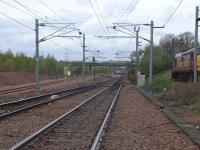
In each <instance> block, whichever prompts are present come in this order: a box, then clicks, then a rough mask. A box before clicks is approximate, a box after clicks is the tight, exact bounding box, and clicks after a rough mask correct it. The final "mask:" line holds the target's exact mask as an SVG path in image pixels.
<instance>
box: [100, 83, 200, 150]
mask: <svg viewBox="0 0 200 150" xmlns="http://www.w3.org/2000/svg"><path fill="white" fill-rule="evenodd" d="M125 85H126V86H125V87H124V88H123V89H122V91H121V94H120V96H119V100H118V102H117V104H116V108H115V110H114V112H113V115H112V118H111V120H110V121H109V124H108V128H107V129H106V132H105V134H104V137H103V141H102V143H101V147H100V149H109V150H112V149H113V150H115V149H118V150H119V149H123V150H124V149H151V150H164V149H166V150H172V149H176V150H177V149H178V150H198V149H199V148H198V146H197V145H195V144H193V142H192V141H191V140H190V138H189V137H188V136H186V135H185V134H184V133H183V131H182V130H181V129H180V128H178V127H177V126H176V125H174V124H173V123H172V122H170V121H169V120H168V119H167V118H166V117H165V116H164V115H163V114H162V112H160V111H159V110H158V109H157V108H156V107H155V106H154V105H153V104H151V103H150V102H149V101H148V100H146V98H145V97H144V96H143V95H142V94H141V93H139V92H138V91H136V90H135V89H134V88H132V87H131V85H130V84H128V83H126V84H125Z"/></svg>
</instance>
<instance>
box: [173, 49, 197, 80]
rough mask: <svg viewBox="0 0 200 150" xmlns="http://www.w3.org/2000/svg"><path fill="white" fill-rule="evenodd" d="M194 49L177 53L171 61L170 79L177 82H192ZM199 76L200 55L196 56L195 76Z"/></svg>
mask: <svg viewBox="0 0 200 150" xmlns="http://www.w3.org/2000/svg"><path fill="white" fill-rule="evenodd" d="M193 56H194V48H193V49H190V50H188V51H186V52H181V53H177V54H176V55H175V56H174V59H173V69H172V79H175V80H179V81H189V80H193V74H194V57H193ZM199 75H200V55H197V76H198V77H199Z"/></svg>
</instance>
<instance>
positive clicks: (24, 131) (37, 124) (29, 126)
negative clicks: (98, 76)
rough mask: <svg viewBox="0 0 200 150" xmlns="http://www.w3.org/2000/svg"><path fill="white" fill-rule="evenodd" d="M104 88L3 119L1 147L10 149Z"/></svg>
mask: <svg viewBox="0 0 200 150" xmlns="http://www.w3.org/2000/svg"><path fill="white" fill-rule="evenodd" d="M102 89H103V87H101V88H97V89H94V90H91V91H87V92H84V93H81V94H78V95H75V96H72V97H68V98H65V99H63V100H59V101H56V102H54V103H50V104H48V105H43V106H41V107H38V108H34V109H32V110H29V111H27V112H23V113H19V114H18V115H16V116H11V117H9V118H7V119H5V120H1V121H0V149H1V150H5V149H9V148H10V147H12V146H13V145H15V144H16V143H18V142H20V141H21V140H23V139H24V138H25V137H27V136H29V135H30V134H32V133H33V132H35V131H37V130H38V129H39V128H41V127H43V126H44V125H46V124H48V123H49V122H51V121H53V120H54V119H56V118H57V117H59V116H61V115H62V114H63V113H65V112H67V111H69V110H70V109H72V108H73V107H75V106H76V105H78V104H80V103H81V102H83V101H84V100H85V99H87V98H89V97H90V96H92V95H94V94H96V93H97V92H99V91H101V90H102Z"/></svg>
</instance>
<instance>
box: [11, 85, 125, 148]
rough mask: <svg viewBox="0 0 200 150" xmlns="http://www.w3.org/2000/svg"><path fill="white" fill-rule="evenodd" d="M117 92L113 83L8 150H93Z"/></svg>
mask: <svg viewBox="0 0 200 150" xmlns="http://www.w3.org/2000/svg"><path fill="white" fill-rule="evenodd" d="M120 90H121V85H120V83H119V81H118V82H115V83H114V84H113V85H112V86H109V87H107V88H105V89H104V90H102V91H101V92H99V93H97V94H96V95H94V96H92V97H90V98H89V99H87V100H85V101H84V102H82V103H81V104H79V105H78V106H76V107H74V108H73V109H72V110H70V111H68V112H67V113H65V114H63V115H62V116H60V117H59V118H57V119H56V120H54V121H53V122H51V123H50V124H48V125H46V126H45V127H43V128H41V129H39V130H38V131H37V132H35V133H34V134H32V135H30V136H29V137H27V138H26V139H24V140H23V141H21V142H20V143H18V144H16V145H15V146H13V147H12V148H11V149H10V150H19V149H20V150H23V149H34V150H35V149H55V150H57V149H92V150H94V149H96V148H97V147H98V145H99V142H100V139H101V136H102V133H103V131H104V129H105V126H106V124H107V122H108V120H109V116H110V115H111V112H112V109H113V108H114V105H115V103H116V101H117V98H118V95H119V93H120Z"/></svg>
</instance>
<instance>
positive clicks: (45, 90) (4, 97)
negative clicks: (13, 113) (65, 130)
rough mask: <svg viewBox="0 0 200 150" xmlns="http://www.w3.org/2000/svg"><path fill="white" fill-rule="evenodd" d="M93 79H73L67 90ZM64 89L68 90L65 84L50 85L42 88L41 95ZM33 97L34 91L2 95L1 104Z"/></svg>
mask: <svg viewBox="0 0 200 150" xmlns="http://www.w3.org/2000/svg"><path fill="white" fill-rule="evenodd" d="M91 79H92V77H89V76H87V77H84V78H81V77H79V78H77V79H72V80H70V81H68V86H67V89H69V88H74V87H77V86H78V85H79V84H80V83H81V82H83V81H84V83H87V82H88V83H91V82H92V80H91ZM64 89H66V87H65V85H64V82H63V83H58V84H53V85H48V86H44V87H41V91H40V94H41V95H43V94H47V93H51V92H55V91H59V90H64ZM32 96H35V91H34V89H33V90H28V91H25V92H15V93H11V94H6V95H0V103H5V102H11V101H16V100H19V99H23V98H27V97H32Z"/></svg>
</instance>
